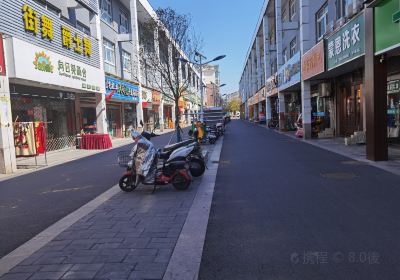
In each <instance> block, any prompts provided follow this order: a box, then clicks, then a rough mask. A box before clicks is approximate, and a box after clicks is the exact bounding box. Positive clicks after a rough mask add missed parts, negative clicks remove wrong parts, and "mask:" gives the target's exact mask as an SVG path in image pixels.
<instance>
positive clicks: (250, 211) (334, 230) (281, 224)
mask: <svg viewBox="0 0 400 280" xmlns="http://www.w3.org/2000/svg"><path fill="white" fill-rule="evenodd" d="M399 181H400V180H399V177H398V176H395V175H392V174H389V173H387V172H384V171H382V170H379V169H376V168H374V167H371V166H368V165H365V164H361V163H357V162H354V161H352V160H350V159H349V158H345V157H342V156H339V155H337V154H334V153H331V152H327V151H325V150H322V149H319V148H317V147H314V146H311V145H308V144H305V143H302V142H301V141H298V140H296V139H291V138H289V137H287V136H284V135H280V134H278V133H276V132H274V131H270V130H267V129H265V128H262V127H258V126H255V125H252V124H249V123H246V122H242V121H233V122H232V123H231V124H230V127H229V128H228V131H227V132H226V134H225V137H224V146H223V149H222V153H221V159H220V165H219V170H218V175H217V181H216V186H215V193H214V197H213V202H212V208H211V213H210V220H209V224H208V229H207V235H206V241H205V245H204V251H203V257H202V262H201V268H200V276H199V279H207V280H210V279H240V280H244V279H252V280H255V279H274V280H277V279H279V280H282V279H285V280H286V279H307V280H310V279H321V280H322V279H323V280H329V279H332V280H340V279H345V280H357V279H360V280H361V279H362V280H369V279H379V280H381V279H385V280H389V279H399V275H400V214H399V213H400V203H399V201H400V183H399Z"/></svg>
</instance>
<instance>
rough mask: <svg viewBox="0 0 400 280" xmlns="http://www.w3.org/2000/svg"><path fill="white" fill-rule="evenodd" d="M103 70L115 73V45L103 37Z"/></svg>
mask: <svg viewBox="0 0 400 280" xmlns="http://www.w3.org/2000/svg"><path fill="white" fill-rule="evenodd" d="M103 52H104V71H106V72H108V73H112V74H115V47H114V44H113V43H111V42H110V41H108V40H106V39H103Z"/></svg>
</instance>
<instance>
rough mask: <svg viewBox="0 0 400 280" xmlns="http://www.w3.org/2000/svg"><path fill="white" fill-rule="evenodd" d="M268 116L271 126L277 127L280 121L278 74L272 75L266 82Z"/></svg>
mask: <svg viewBox="0 0 400 280" xmlns="http://www.w3.org/2000/svg"><path fill="white" fill-rule="evenodd" d="M265 97H266V101H265V103H266V118H267V125H268V126H269V127H276V126H277V125H278V123H279V110H278V106H279V105H278V76H277V75H276V74H275V75H272V76H271V77H269V78H268V79H267V81H266V83H265Z"/></svg>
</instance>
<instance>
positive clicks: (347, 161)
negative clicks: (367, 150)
mask: <svg viewBox="0 0 400 280" xmlns="http://www.w3.org/2000/svg"><path fill="white" fill-rule="evenodd" d="M342 164H345V165H365V162H362V161H357V160H346V161H342Z"/></svg>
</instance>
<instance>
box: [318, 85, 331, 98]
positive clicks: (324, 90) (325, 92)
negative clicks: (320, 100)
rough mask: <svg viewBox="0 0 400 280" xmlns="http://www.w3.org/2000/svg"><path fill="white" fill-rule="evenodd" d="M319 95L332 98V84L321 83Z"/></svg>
mask: <svg viewBox="0 0 400 280" xmlns="http://www.w3.org/2000/svg"><path fill="white" fill-rule="evenodd" d="M318 95H319V96H320V97H328V96H331V84H330V83H321V84H319V85H318Z"/></svg>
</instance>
